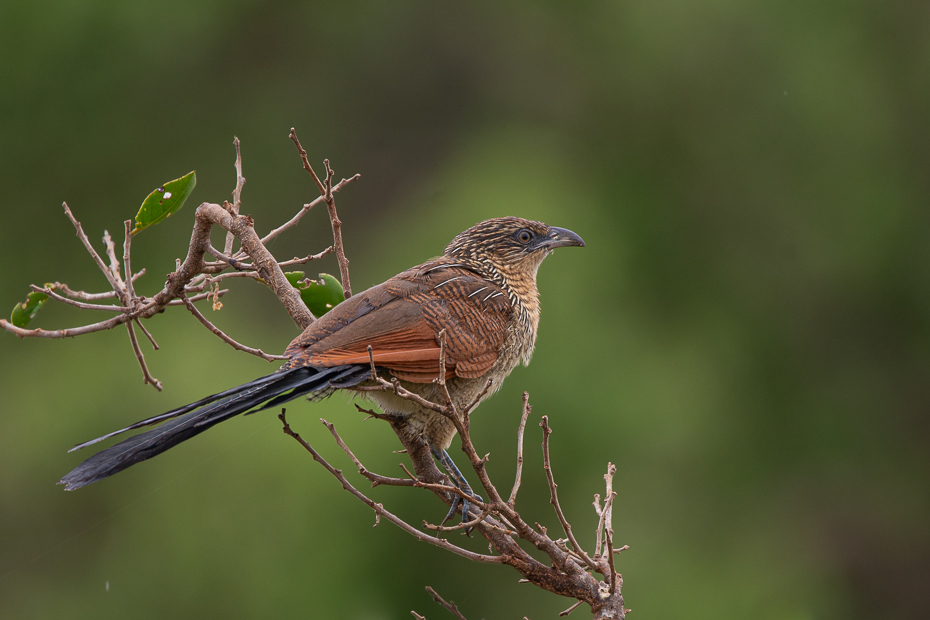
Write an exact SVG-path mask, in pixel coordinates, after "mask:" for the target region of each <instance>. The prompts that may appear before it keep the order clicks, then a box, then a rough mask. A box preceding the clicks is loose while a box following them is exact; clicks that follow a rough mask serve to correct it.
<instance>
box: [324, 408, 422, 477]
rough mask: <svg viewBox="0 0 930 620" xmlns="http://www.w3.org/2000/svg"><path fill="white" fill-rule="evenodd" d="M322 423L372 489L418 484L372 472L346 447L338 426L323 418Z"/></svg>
mask: <svg viewBox="0 0 930 620" xmlns="http://www.w3.org/2000/svg"><path fill="white" fill-rule="evenodd" d="M320 422H322V423H323V426H325V427H326V428H328V429H329V432H330V433H332V435H333V437H334V438H335V439H336V443H337V444H339V447H340V448H342V450H343V452H345V453H346V454H347V455H348V456H349V458H350V459H352V462H353V463H355V466H356V467H358V473H359V474H361V475H362V476H364V477H366V478H368V479H369V480H370V481H371V486H372V487H376V486H378V485H379V484H387V485H391V486H398V487H412V486H416V483H415V481H413V480H408V479H406V478H389V477H387V476H382V475H380V474H376V473H374V472H372V471H370V470H369V469H367V468H366V467H365V466H364V465H362V462H361V461H359V460H358V458H356V456H355V454H353V453H352V450H350V449H349V446H347V445H346V442H345V441H343V440H342V437H340V436H339V433H337V432H336V426H335V425H334V424H331V423H329V422H327V421H326V420H324V419H323V418H320Z"/></svg>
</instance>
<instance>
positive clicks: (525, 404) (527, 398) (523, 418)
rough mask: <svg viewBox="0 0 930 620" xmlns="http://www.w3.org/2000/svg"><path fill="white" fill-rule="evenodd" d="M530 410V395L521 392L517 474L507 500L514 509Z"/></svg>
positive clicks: (521, 470) (531, 408)
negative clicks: (521, 405) (521, 411)
mask: <svg viewBox="0 0 930 620" xmlns="http://www.w3.org/2000/svg"><path fill="white" fill-rule="evenodd" d="M532 410H533V407H532V405H530V393H529V392H523V415H522V416H520V426H519V427H518V428H517V473H516V476H515V477H514V481H513V489H511V491H510V499H508V500H507V503H508V504H509V505H510V507H511V508H513V507H514V503H515V502H516V501H517V491H518V490H519V489H520V479H521V478H522V476H523V432H524V430H525V429H526V419H527V418H528V417H529V415H530V412H531V411H532Z"/></svg>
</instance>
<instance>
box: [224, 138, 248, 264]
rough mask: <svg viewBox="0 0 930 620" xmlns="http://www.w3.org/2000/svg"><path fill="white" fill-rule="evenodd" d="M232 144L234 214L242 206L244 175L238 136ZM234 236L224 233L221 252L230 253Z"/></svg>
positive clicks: (237, 213) (236, 213) (237, 212)
mask: <svg viewBox="0 0 930 620" xmlns="http://www.w3.org/2000/svg"><path fill="white" fill-rule="evenodd" d="M233 144H234V145H235V147H236V164H235V165H236V189H234V190H233V203H232V212H233V214H234V215H239V211H240V209H241V208H242V186H243V185H245V177H244V176H242V153H241V152H240V150H239V138H238V137H237V136H233ZM235 238H236V236H235V235H234V234H232V232H227V233H226V244H225V245H224V246H223V247H224V248H225V250H224V251H223V254H226V255H232V250H233V241H234V240H235Z"/></svg>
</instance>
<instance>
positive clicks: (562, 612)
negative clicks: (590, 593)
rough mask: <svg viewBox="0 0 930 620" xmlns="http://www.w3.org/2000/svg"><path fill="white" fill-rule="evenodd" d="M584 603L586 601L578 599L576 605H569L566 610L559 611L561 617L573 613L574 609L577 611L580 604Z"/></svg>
mask: <svg viewBox="0 0 930 620" xmlns="http://www.w3.org/2000/svg"><path fill="white" fill-rule="evenodd" d="M582 603H584V601H578V602H577V603H575V604H574V605H572V606H571V607H569V608H568V609H566V610H565V611H560V612H559V617H560V618H561V617H562V616H567V615H568V614H570V613H572V612H573V611H575V610H576V609H578V606H579V605H581V604H582Z"/></svg>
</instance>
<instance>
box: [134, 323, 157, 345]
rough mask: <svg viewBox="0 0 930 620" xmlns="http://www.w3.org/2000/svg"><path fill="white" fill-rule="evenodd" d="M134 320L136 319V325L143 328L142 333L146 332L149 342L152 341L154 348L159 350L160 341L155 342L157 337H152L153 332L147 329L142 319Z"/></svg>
mask: <svg viewBox="0 0 930 620" xmlns="http://www.w3.org/2000/svg"><path fill="white" fill-rule="evenodd" d="M133 321H135V323H136V325H138V326H139V329H141V330H142V333H143V334H145V337H146V338H148V339H149V342H151V343H152V348H153V349H155V350H156V351H157V350H158V343H157V342H155V339H154V338H153V337H152V334H150V333H149V330H147V329H145V325H143V324H142V321H140V320H139V319H133Z"/></svg>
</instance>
